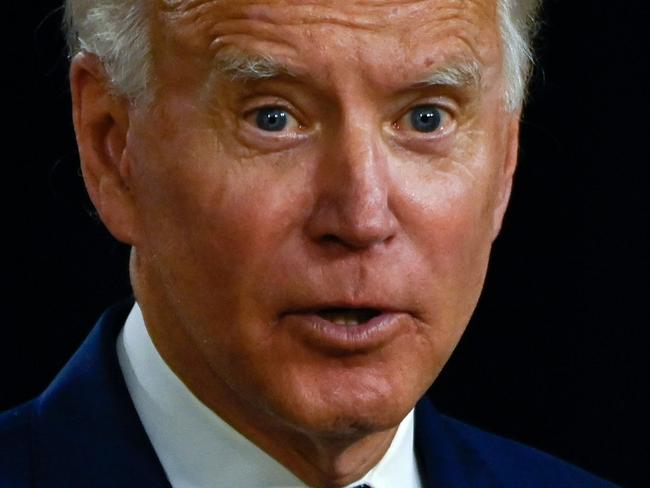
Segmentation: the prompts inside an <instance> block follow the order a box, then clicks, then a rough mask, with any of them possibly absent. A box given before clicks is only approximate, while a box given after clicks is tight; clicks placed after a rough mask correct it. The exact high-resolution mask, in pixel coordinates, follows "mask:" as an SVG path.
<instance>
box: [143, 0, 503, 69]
mask: <svg viewBox="0 0 650 488" xmlns="http://www.w3.org/2000/svg"><path fill="white" fill-rule="evenodd" d="M156 1H157V6H158V8H157V10H156V13H157V15H156V20H155V21H154V32H155V31H158V33H159V34H160V35H159V36H158V39H155V41H160V42H156V43H157V44H158V46H157V47H158V48H159V50H161V51H163V52H162V55H163V56H164V51H165V50H174V51H176V54H178V55H180V56H183V57H200V58H203V59H206V58H207V57H210V58H212V59H215V58H216V57H218V56H219V55H221V54H223V53H224V52H228V51H229V50H231V49H236V51H237V52H242V51H243V52H245V53H247V54H251V55H264V56H270V57H272V58H273V59H274V60H280V61H281V62H282V63H283V64H286V65H287V66H290V67H291V68H292V69H294V70H295V71H298V72H300V71H305V72H309V73H310V74H312V75H314V76H317V77H318V76H321V77H325V78H327V77H331V76H332V73H333V71H336V70H338V71H339V72H341V73H352V72H354V73H355V75H356V76H359V75H360V72H362V73H361V74H362V75H363V73H365V74H367V75H368V77H369V78H374V79H378V80H382V79H383V80H388V79H390V78H397V77H401V76H403V75H404V72H408V71H409V68H410V67H413V69H416V68H417V67H422V68H429V67H435V66H436V65H443V64H445V63H446V62H449V61H450V60H453V59H454V58H459V59H463V60H466V59H468V58H471V59H473V60H476V61H477V62H478V63H479V64H480V65H483V66H489V65H491V64H496V63H495V62H494V61H495V60H496V58H497V55H498V51H499V42H498V40H497V38H498V34H497V28H496V26H497V20H496V15H497V14H496V0H419V1H406V0H402V1H399V0H397V1H387V0H363V1H361V0H346V1H341V0H329V1H327V0H322V1H318V0H312V1H304V0H303V1H297V0H270V1H252V0H156ZM156 27H157V29H156Z"/></svg>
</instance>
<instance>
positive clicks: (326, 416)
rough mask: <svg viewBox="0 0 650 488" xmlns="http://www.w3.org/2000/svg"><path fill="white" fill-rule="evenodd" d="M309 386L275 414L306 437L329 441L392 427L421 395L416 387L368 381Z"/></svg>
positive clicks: (356, 379)
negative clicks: (310, 436)
mask: <svg viewBox="0 0 650 488" xmlns="http://www.w3.org/2000/svg"><path fill="white" fill-rule="evenodd" d="M364 380H365V381H364ZM310 386H311V388H301V389H299V390H297V391H295V394H294V395H293V396H292V401H290V402H282V405H280V406H279V407H280V408H279V409H278V410H280V412H278V411H277V410H276V413H278V414H280V416H281V417H283V418H284V419H285V420H286V421H287V422H288V423H289V424H290V425H291V426H292V427H293V428H295V429H297V430H299V431H301V432H303V433H305V434H310V435H316V436H319V437H330V438H350V437H359V436H364V435H368V434H370V433H373V432H381V431H385V430H388V429H391V428H394V427H396V426H397V425H398V424H399V423H400V422H401V421H402V420H403V419H404V417H406V415H407V414H408V413H409V411H410V410H411V409H412V408H413V407H414V406H415V403H416V402H417V401H418V400H419V398H420V396H421V394H422V393H423V392H421V391H420V389H419V388H417V389H416V388H405V387H404V385H399V384H394V382H392V381H385V380H384V381H382V382H380V383H378V382H377V381H371V380H370V379H369V378H355V379H354V381H350V382H346V381H344V380H342V381H339V382H337V383H336V384H335V385H327V383H323V382H319V383H318V384H317V385H316V384H312V385H310ZM285 398H287V397H285Z"/></svg>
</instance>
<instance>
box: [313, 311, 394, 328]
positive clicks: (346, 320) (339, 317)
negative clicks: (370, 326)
mask: <svg viewBox="0 0 650 488" xmlns="http://www.w3.org/2000/svg"><path fill="white" fill-rule="evenodd" d="M381 313H382V312H381V310H377V309H374V308H337V307H335V308H324V309H320V310H315V311H314V314H315V315H318V316H319V317H321V318H323V319H325V320H327V321H329V322H332V323H333V324H336V325H347V326H353V325H361V324H365V323H366V322H368V321H370V320H371V319H373V318H375V317H377V316H379V315H381Z"/></svg>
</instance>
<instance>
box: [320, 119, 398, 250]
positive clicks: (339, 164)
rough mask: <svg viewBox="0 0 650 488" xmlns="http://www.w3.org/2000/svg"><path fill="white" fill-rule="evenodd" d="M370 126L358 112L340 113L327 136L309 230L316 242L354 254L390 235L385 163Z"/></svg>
mask: <svg viewBox="0 0 650 488" xmlns="http://www.w3.org/2000/svg"><path fill="white" fill-rule="evenodd" d="M375 125H376V124H374V123H373V121H372V117H371V116H370V115H369V114H367V113H365V112H364V111H362V110H352V111H342V114H341V118H340V121H339V123H338V124H337V127H335V128H333V129H332V131H331V135H330V137H331V142H330V143H329V144H328V149H327V150H326V154H327V155H326V157H325V158H324V159H323V161H322V168H321V171H320V172H319V173H320V174H321V183H322V186H321V191H320V195H319V198H318V204H317V208H316V209H315V213H314V218H313V225H312V229H315V232H314V233H313V234H314V236H316V237H318V238H319V239H323V238H327V240H329V241H331V240H336V241H337V242H339V243H341V244H344V245H346V246H349V247H354V248H359V247H368V246H371V245H373V244H375V243H378V242H384V241H386V240H388V239H389V238H391V237H392V235H393V234H394V233H395V229H396V224H397V223H396V219H395V216H394V215H393V213H392V210H391V208H390V189H391V181H390V168H389V160H388V157H387V153H386V148H385V147H384V145H383V143H382V140H381V134H380V133H379V127H375Z"/></svg>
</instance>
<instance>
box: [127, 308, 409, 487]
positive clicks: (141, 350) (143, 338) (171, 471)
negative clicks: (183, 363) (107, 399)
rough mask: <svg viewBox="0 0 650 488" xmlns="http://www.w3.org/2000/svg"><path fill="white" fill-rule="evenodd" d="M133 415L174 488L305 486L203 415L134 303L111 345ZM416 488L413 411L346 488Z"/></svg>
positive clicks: (232, 431) (229, 429) (216, 418)
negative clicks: (379, 455)
mask: <svg viewBox="0 0 650 488" xmlns="http://www.w3.org/2000/svg"><path fill="white" fill-rule="evenodd" d="M117 355H118V359H119V363H120V367H121V369H122V373H123V375H124V379H125V380H126V385H127V388H128V390H129V393H130V394H131V398H132V400H133V403H134V405H135V409H136V411H137V412H138V415H139V416H140V420H141V421H142V424H143V426H144V429H145V431H146V432H147V435H148V436H149V439H150V441H151V444H152V445H153V448H154V450H155V451H156V454H157V455H158V459H160V463H161V464H162V467H163V469H164V470H165V473H166V475H167V478H168V479H169V481H170V482H171V484H172V486H173V487H174V488H220V487H224V488H233V487H238V488H271V487H274V488H280V487H281V488H294V487H295V488H298V487H300V488H303V487H305V486H306V485H305V484H304V482H302V481H301V480H300V479H298V478H297V477H296V476H295V475H294V474H293V473H291V472H290V471H289V470H288V469H287V468H285V467H284V466H283V465H281V464H280V463H278V462H277V461H276V460H275V459H273V458H272V457H271V456H269V455H268V454H266V453H265V452H264V451H262V450H261V449H260V448H258V447H257V446H256V445H255V444H253V443H252V442H251V441H249V440H248V439H247V438H246V437H244V436H243V435H241V434H240V433H239V432H237V431H236V430H235V429H233V428H232V427H231V426H230V425H229V424H227V423H226V422H225V421H224V420H222V419H221V418H220V417H219V416H218V415H216V414H215V413H214V412H213V411H212V410H210V409H209V408H208V407H206V406H205V405H204V404H203V403H201V401H200V400H198V399H197V398H196V397H195V396H194V394H193V393H192V392H191V391H190V390H189V389H188V388H187V386H185V384H184V383H183V382H182V381H181V380H180V379H179V378H178V377H177V376H176V374H175V373H174V372H173V371H172V370H171V369H170V368H169V366H167V363H165V361H164V360H163V359H162V357H161V356H160V354H159V353H158V351H157V350H156V348H155V346H154V344H153V342H152V341H151V338H150V337H149V333H148V332H147V328H146V326H145V323H144V318H143V316H142V312H141V310H140V307H139V306H138V304H137V303H136V304H135V306H134V307H133V309H132V310H131V313H130V314H129V316H128V318H127V320H126V323H125V325H124V328H123V329H122V331H121V332H120V335H119V337H118V340H117ZM362 483H367V484H368V485H370V486H371V487H372V488H395V487H400V488H420V487H421V483H420V477H419V474H418V470H417V464H416V460H415V453H414V450H413V411H411V412H410V413H409V414H408V416H407V417H406V418H405V419H404V420H403V421H402V423H401V424H400V425H399V428H398V430H397V433H396V435H395V437H394V438H393V441H392V443H391V445H390V447H389V449H388V451H386V453H385V454H384V457H383V458H382V459H381V460H380V461H379V463H378V464H377V465H376V466H375V467H373V468H372V469H371V470H370V471H369V472H368V473H367V474H366V475H365V476H364V477H363V478H362V479H360V480H358V481H356V482H354V483H352V484H350V485H348V486H350V487H352V486H356V485H358V484H362Z"/></svg>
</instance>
